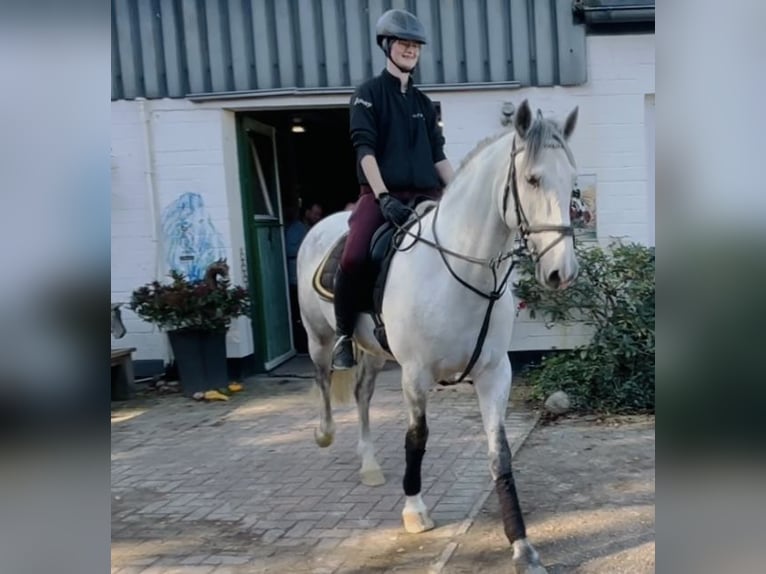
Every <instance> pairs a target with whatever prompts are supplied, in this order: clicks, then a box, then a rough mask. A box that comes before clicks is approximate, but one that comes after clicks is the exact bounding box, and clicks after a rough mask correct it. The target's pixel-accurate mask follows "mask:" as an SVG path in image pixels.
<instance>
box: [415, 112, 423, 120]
mask: <svg viewBox="0 0 766 574" xmlns="http://www.w3.org/2000/svg"><path fill="white" fill-rule="evenodd" d="M412 117H413V118H415V119H416V120H417V119H421V120H424V119H426V117H425V116H424V115H423V114H422V113H421V112H418V113H416V114H412Z"/></svg>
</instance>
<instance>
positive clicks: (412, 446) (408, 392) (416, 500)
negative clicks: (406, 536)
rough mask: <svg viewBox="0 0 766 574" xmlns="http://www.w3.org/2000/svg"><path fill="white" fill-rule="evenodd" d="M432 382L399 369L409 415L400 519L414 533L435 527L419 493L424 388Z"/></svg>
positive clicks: (423, 446) (424, 432)
mask: <svg viewBox="0 0 766 574" xmlns="http://www.w3.org/2000/svg"><path fill="white" fill-rule="evenodd" d="M431 382H432V381H431V380H430V379H428V378H427V377H424V376H423V375H422V374H421V373H417V374H413V373H409V372H408V370H407V369H406V368H403V369H402V390H403V391H404V398H405V401H406V403H407V410H408V414H409V425H408V428H407V434H406V436H405V440H404V448H405V456H406V467H405V470H404V480H403V481H402V482H403V486H404V494H405V495H406V501H405V503H404V510H403V511H402V521H403V522H404V529H405V530H406V531H407V532H411V533H414V534H416V533H419V532H425V531H426V530H431V529H432V528H433V527H434V521H433V520H431V517H430V516H429V515H428V508H426V505H425V503H424V502H423V498H422V496H421V494H420V488H421V481H420V467H421V464H422V462H423V455H424V454H425V452H426V441H427V440H428V425H427V424H426V391H427V389H428V387H429V386H430V384H431Z"/></svg>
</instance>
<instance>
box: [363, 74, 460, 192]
mask: <svg viewBox="0 0 766 574" xmlns="http://www.w3.org/2000/svg"><path fill="white" fill-rule="evenodd" d="M400 86H401V82H400V81H399V78H397V77H395V76H393V75H392V74H391V73H389V72H388V71H387V70H383V72H382V73H381V74H380V75H379V76H375V77H374V78H372V79H371V80H368V81H367V82H365V83H364V84H362V85H361V86H359V87H358V88H357V90H356V91H355V92H354V95H353V96H352V97H351V102H350V106H351V130H350V131H351V142H352V144H353V145H354V149H355V150H356V158H357V167H356V170H357V177H358V178H359V183H360V184H368V182H367V178H366V177H365V176H364V173H363V172H362V167H361V165H360V161H361V159H362V157H364V156H365V155H367V154H370V153H371V154H372V155H374V156H375V159H376V160H377V161H378V166H379V167H380V173H381V175H382V176H383V182H384V183H385V184H386V188H387V189H388V190H389V191H396V190H401V189H424V190H425V189H428V190H432V189H440V188H441V187H442V185H443V184H442V182H441V180H440V178H439V174H438V173H437V171H436V168H435V167H434V164H435V163H437V162H440V161H441V160H443V159H445V156H444V136H443V135H442V131H441V128H440V127H439V124H438V123H437V117H436V109H435V108H434V105H433V103H432V102H431V100H430V99H429V98H428V96H426V95H425V94H424V93H423V92H421V91H420V90H418V89H417V88H416V87H414V86H413V85H412V79H410V83H409V86H408V88H407V92H406V93H404V94H402V92H401V88H400Z"/></svg>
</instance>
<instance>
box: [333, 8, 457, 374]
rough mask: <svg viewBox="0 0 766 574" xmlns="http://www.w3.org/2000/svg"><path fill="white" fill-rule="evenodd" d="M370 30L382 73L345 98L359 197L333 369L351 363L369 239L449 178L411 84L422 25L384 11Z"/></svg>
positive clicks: (340, 288)
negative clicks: (380, 53)
mask: <svg viewBox="0 0 766 574" xmlns="http://www.w3.org/2000/svg"><path fill="white" fill-rule="evenodd" d="M375 33H376V37H377V42H378V46H380V48H381V49H382V50H383V52H384V53H385V54H386V68H385V69H384V70H383V71H382V72H381V73H380V75H378V76H376V77H374V78H372V79H371V80H368V81H367V82H365V83H364V84H362V85H361V86H359V87H358V88H357V89H356V91H355V92H354V95H353V96H352V97H351V112H350V114H351V118H350V124H351V127H350V132H351V142H352V144H353V146H354V149H355V151H356V158H357V178H358V179H359V184H360V194H359V200H358V201H357V204H356V208H355V209H354V212H353V213H352V214H351V217H350V219H349V228H350V229H349V235H348V239H347V241H346V246H345V248H344V250H343V256H342V258H341V262H340V266H339V267H338V272H337V274H336V276H335V320H336V325H337V328H336V336H337V340H336V343H335V347H334V348H333V362H332V366H333V369H335V370H343V369H349V368H351V367H353V366H354V364H355V361H354V352H353V345H352V340H351V337H352V335H353V332H354V327H355V326H356V319H357V313H358V309H357V305H356V293H357V290H358V288H357V285H358V283H359V282H358V279H359V276H360V273H362V272H363V270H364V266H365V264H366V262H367V250H368V248H369V245H370V241H371V239H372V236H373V234H374V233H375V231H376V230H377V228H378V227H380V225H382V224H383V223H384V221H390V222H392V223H394V224H395V225H401V224H403V223H404V222H405V221H406V220H407V219H408V218H409V215H410V211H409V209H408V208H407V207H406V206H405V204H404V202H407V201H408V200H410V199H412V198H414V197H415V196H427V197H431V198H434V199H438V198H439V197H440V196H441V190H442V188H443V187H444V186H446V185H447V184H448V183H449V182H450V180H451V179H452V177H453V170H452V166H451V164H450V162H449V160H448V159H447V158H446V157H445V155H444V150H443V147H444V137H443V136H442V131H441V128H440V127H439V124H438V120H437V116H436V110H435V108H434V105H433V103H432V102H431V100H430V99H429V98H428V96H426V95H425V94H424V93H423V92H421V91H420V90H418V89H417V88H416V87H415V86H413V83H412V77H411V74H412V72H413V70H414V69H415V66H416V65H417V63H418V58H419V56H420V49H421V47H422V45H423V44H425V43H426V34H425V29H424V28H423V25H422V24H421V23H420V21H419V20H418V19H417V18H416V17H415V16H414V15H413V14H410V13H409V12H406V11H405V10H389V11H387V12H385V13H384V14H383V15H382V16H381V17H380V19H378V22H377V24H376V26H375Z"/></svg>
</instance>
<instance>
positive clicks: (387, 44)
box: [383, 38, 417, 74]
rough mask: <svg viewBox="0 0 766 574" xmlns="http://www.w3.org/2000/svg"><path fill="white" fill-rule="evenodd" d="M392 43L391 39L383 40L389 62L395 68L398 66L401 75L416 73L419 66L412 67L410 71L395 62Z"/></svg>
mask: <svg viewBox="0 0 766 574" xmlns="http://www.w3.org/2000/svg"><path fill="white" fill-rule="evenodd" d="M391 42H392V40H391V38H386V39H385V40H383V46H384V50H383V51H384V52H385V53H386V58H388V60H390V61H391V63H392V64H393V65H394V66H396V67H397V68H398V69H399V71H400V72H401V73H403V74H412V73H413V72H414V71H415V68H416V67H417V64H415V65H414V66H412V69H411V70H408V69H406V68H402V67H401V66H400V65H399V64H397V63H396V62H394V59H393V58H392V57H391Z"/></svg>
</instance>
